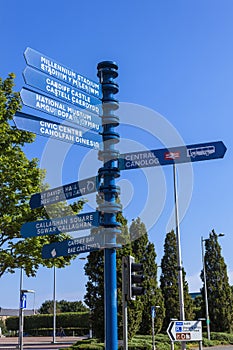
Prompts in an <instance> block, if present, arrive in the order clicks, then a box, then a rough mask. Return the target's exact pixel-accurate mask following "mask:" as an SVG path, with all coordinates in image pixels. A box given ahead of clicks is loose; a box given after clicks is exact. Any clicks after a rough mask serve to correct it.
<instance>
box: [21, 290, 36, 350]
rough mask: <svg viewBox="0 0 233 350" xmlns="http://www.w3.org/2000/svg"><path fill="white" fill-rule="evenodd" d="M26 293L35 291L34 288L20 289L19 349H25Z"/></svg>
mask: <svg viewBox="0 0 233 350" xmlns="http://www.w3.org/2000/svg"><path fill="white" fill-rule="evenodd" d="M26 293H35V291H34V290H32V289H21V290H20V309H19V350H23V311H24V309H25V308H26Z"/></svg>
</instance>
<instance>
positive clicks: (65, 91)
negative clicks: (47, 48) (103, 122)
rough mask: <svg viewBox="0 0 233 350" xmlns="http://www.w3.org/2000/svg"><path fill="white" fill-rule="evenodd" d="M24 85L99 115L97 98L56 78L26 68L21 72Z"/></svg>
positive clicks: (99, 106)
mask: <svg viewBox="0 0 233 350" xmlns="http://www.w3.org/2000/svg"><path fill="white" fill-rule="evenodd" d="M23 76H24V80H25V83H26V84H28V85H30V86H32V87H34V88H37V89H39V90H42V91H44V92H46V93H47V94H50V95H52V96H53V97H54V98H59V99H60V100H63V101H65V102H67V103H72V104H74V105H75V106H78V107H79V108H82V109H85V110H87V111H88V112H91V113H94V114H97V115H100V114H101V112H102V111H101V105H100V100H99V99H98V98H95V97H92V96H90V95H88V94H86V93H85V92H82V91H80V90H77V89H75V88H72V87H71V86H70V85H67V84H65V83H63V82H60V81H59V80H57V79H56V78H53V77H49V76H48V75H46V74H44V73H41V72H40V71H38V70H35V69H33V68H31V67H26V68H25V70H24V72H23Z"/></svg>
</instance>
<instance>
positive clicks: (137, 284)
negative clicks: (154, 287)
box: [122, 255, 145, 300]
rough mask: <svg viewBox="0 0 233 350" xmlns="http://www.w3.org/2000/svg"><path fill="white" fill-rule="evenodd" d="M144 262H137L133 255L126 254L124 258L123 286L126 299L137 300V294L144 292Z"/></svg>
mask: <svg viewBox="0 0 233 350" xmlns="http://www.w3.org/2000/svg"><path fill="white" fill-rule="evenodd" d="M139 272H143V264H140V263H135V258H134V257H133V256H130V255H129V256H125V257H123V260H122V288H123V294H124V295H125V299H126V300H135V299H136V296H137V295H142V294H144V288H143V287H142V286H141V283H142V282H143V281H144V278H145V277H144V275H143V274H138V273H139Z"/></svg>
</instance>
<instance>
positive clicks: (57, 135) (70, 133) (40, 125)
mask: <svg viewBox="0 0 233 350" xmlns="http://www.w3.org/2000/svg"><path fill="white" fill-rule="evenodd" d="M14 121H15V124H16V126H17V128H18V129H20V130H25V131H30V132H33V133H35V134H37V135H39V136H44V137H51V138H53V139H56V140H58V141H64V142H68V143H72V144H74V145H78V146H84V147H88V148H92V149H97V150H98V149H99V148H100V143H101V142H102V138H101V136H100V135H99V134H96V133H91V132H88V131H87V132H83V130H81V129H77V128H73V127H71V126H69V125H67V124H59V123H54V122H51V121H49V120H47V119H42V118H38V117H36V116H33V115H31V114H26V113H21V112H16V113H15V116H14Z"/></svg>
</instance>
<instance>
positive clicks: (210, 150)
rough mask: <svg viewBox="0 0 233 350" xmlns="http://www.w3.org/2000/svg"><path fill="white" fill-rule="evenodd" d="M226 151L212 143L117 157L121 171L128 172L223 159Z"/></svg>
mask: <svg viewBox="0 0 233 350" xmlns="http://www.w3.org/2000/svg"><path fill="white" fill-rule="evenodd" d="M226 150H227V149H226V146H225V145H224V143H223V142H222V141H214V142H206V143H198V144H194V145H188V146H180V147H171V148H163V149H156V150H148V151H141V152H140V151H139V152H132V153H125V154H121V155H120V157H119V168H120V169H121V170H130V169H138V168H147V167H154V166H161V165H170V164H179V163H188V162H197V161H203V160H211V159H217V158H223V157H224V155H225V152H226Z"/></svg>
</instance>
